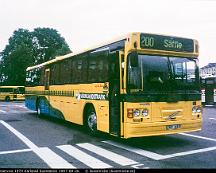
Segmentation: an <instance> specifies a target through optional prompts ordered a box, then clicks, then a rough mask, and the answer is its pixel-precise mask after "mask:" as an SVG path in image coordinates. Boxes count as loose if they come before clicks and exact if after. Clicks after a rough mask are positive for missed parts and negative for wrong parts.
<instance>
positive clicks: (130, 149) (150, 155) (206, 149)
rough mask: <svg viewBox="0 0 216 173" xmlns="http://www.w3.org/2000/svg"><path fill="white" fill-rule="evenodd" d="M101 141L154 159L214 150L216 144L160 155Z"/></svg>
mask: <svg viewBox="0 0 216 173" xmlns="http://www.w3.org/2000/svg"><path fill="white" fill-rule="evenodd" d="M102 142H104V143H107V144H110V145H113V146H116V147H119V148H123V149H125V150H128V151H130V152H134V153H136V154H139V155H141V156H145V157H148V158H151V159H154V160H164V159H168V158H172V157H178V156H186V155H190V154H195V153H203V152H207V151H213V150H216V146H214V147H208V148H203V149H197V150H191V151H185V152H180V153H174V154H168V155H161V154H157V153H153V152H150V151H146V150H143V149H139V148H134V147H130V146H126V145H122V144H117V143H116V142H112V141H102Z"/></svg>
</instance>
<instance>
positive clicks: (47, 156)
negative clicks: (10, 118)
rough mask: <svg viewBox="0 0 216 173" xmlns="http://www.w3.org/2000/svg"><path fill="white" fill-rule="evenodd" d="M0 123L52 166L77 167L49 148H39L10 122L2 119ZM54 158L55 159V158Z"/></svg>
mask: <svg viewBox="0 0 216 173" xmlns="http://www.w3.org/2000/svg"><path fill="white" fill-rule="evenodd" d="M0 123H1V124H3V125H4V126H5V127H6V128H7V129H8V130H10V131H11V132H12V133H13V134H15V135H16V136H17V137H18V138H19V139H20V140H21V141H23V142H24V143H25V144H26V145H27V146H28V147H29V148H30V149H31V150H32V151H33V152H34V153H35V154H37V155H38V156H39V157H40V158H41V159H42V160H43V161H44V162H45V163H47V165H48V166H49V167H50V168H75V167H74V166H73V165H71V164H70V163H68V162H67V161H66V160H64V159H63V158H62V157H60V156H59V155H57V154H56V153H54V152H53V151H52V150H50V149H49V148H39V147H37V146H36V145H35V144H34V143H33V142H31V141H30V140H29V139H28V138H27V137H25V136H24V135H23V134H22V133H20V132H19V131H17V130H16V129H14V128H13V127H12V126H10V125H9V124H8V123H6V122H4V121H2V120H0ZM53 158H54V160H53Z"/></svg>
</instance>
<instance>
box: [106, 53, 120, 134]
mask: <svg viewBox="0 0 216 173" xmlns="http://www.w3.org/2000/svg"><path fill="white" fill-rule="evenodd" d="M109 59H110V63H109V64H110V65H109V68H110V70H109V71H110V75H109V76H110V84H109V107H110V109H109V115H110V116H109V133H110V134H112V135H114V136H120V98H119V97H120V81H119V78H120V77H119V76H120V75H119V72H120V71H119V55H118V53H115V54H112V55H110V58H109Z"/></svg>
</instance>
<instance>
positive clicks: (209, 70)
mask: <svg viewBox="0 0 216 173" xmlns="http://www.w3.org/2000/svg"><path fill="white" fill-rule="evenodd" d="M200 76H201V77H202V78H205V77H209V76H216V63H209V64H208V65H206V66H204V67H202V68H200Z"/></svg>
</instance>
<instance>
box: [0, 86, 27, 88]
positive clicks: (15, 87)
mask: <svg viewBox="0 0 216 173" xmlns="http://www.w3.org/2000/svg"><path fill="white" fill-rule="evenodd" d="M20 87H23V88H24V87H25V86H0V88H20Z"/></svg>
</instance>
